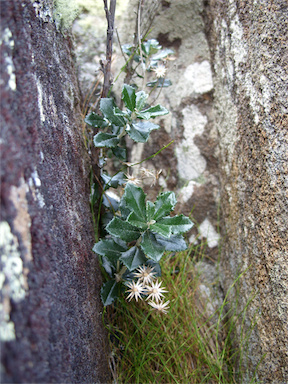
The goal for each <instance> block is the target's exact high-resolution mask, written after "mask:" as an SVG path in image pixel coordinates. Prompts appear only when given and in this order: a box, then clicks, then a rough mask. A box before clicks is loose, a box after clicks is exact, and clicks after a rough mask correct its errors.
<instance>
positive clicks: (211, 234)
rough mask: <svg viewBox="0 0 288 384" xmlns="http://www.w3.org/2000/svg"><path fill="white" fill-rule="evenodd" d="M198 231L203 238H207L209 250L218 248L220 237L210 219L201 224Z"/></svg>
mask: <svg viewBox="0 0 288 384" xmlns="http://www.w3.org/2000/svg"><path fill="white" fill-rule="evenodd" d="M198 231H199V233H200V236H201V237H202V238H206V240H207V245H208V247H209V248H214V247H217V246H218V242H219V240H220V235H219V234H218V233H217V232H216V231H215V229H214V227H213V225H212V224H211V223H210V221H209V219H208V218H206V219H205V220H204V221H203V222H202V223H201V224H200V226H199V228H198Z"/></svg>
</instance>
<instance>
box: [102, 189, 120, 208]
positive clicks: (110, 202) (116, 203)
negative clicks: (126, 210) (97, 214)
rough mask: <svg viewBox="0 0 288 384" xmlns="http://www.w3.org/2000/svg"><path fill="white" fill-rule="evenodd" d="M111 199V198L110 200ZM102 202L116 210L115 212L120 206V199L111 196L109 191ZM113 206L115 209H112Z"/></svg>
mask: <svg viewBox="0 0 288 384" xmlns="http://www.w3.org/2000/svg"><path fill="white" fill-rule="evenodd" d="M108 199H109V200H108ZM102 204H103V205H104V206H105V207H106V208H108V209H110V210H114V212H116V211H118V208H119V201H118V200H116V199H114V198H113V197H111V196H109V195H108V194H107V193H106V194H104V195H103V200H102ZM112 208H113V209H112Z"/></svg>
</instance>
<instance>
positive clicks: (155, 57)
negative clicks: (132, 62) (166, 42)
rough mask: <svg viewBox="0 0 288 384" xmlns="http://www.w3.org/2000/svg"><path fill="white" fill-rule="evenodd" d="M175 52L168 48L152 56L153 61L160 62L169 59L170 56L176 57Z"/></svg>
mask: <svg viewBox="0 0 288 384" xmlns="http://www.w3.org/2000/svg"><path fill="white" fill-rule="evenodd" d="M174 53H175V52H174V51H173V50H172V49H169V48H166V49H162V50H161V51H160V52H158V53H156V55H153V56H152V58H151V59H152V60H153V61H154V60H155V61H158V60H162V59H164V58H165V57H167V56H168V55H174Z"/></svg>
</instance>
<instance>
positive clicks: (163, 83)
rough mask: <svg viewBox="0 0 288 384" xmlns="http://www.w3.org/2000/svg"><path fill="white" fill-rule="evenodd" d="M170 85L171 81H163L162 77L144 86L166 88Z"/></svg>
mask: <svg viewBox="0 0 288 384" xmlns="http://www.w3.org/2000/svg"><path fill="white" fill-rule="evenodd" d="M170 85H172V83H171V81H170V80H169V79H163V78H162V77H161V78H160V79H158V80H154V81H149V82H148V83H147V84H146V86H147V87H155V86H156V88H167V87H170Z"/></svg>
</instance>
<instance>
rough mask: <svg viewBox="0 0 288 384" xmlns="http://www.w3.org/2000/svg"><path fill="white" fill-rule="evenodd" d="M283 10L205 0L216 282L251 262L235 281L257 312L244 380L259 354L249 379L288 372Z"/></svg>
mask: <svg viewBox="0 0 288 384" xmlns="http://www.w3.org/2000/svg"><path fill="white" fill-rule="evenodd" d="M287 17H288V10H287V4H286V3H285V2H283V1H273V2H271V1H261V2H255V1H245V2H244V1H240V2H238V1H237V2H236V1H230V2H219V1H214V0H211V1H206V2H205V12H204V18H205V21H206V30H207V35H208V39H209V46H210V49H211V60H212V63H213V71H214V77H213V79H214V86H215V94H214V100H215V102H214V111H215V117H216V125H217V131H218V134H219V148H220V151H219V164H220V171H221V177H220V180H221V208H222V217H223V220H224V226H223V236H224V239H225V240H224V244H223V248H222V255H221V256H222V259H221V263H222V265H221V266H222V273H223V284H224V287H225V290H227V288H228V287H229V285H230V284H231V282H232V281H233V279H235V277H236V276H237V273H239V271H243V270H245V269H246V268H248V267H250V268H249V269H248V271H247V272H246V273H245V274H244V276H243V277H242V278H241V280H240V286H239V297H240V298H241V301H240V304H241V305H240V308H239V311H240V310H242V309H243V308H244V306H245V303H247V301H248V299H249V297H251V295H253V294H254V293H256V297H255V299H254V300H253V301H252V303H251V305H250V306H249V307H248V311H247V316H246V322H245V326H244V329H245V332H246V333H247V332H248V331H249V327H250V325H251V323H252V322H253V318H254V317H255V316H256V317H258V318H259V319H258V322H257V325H256V327H255V328H254V330H253V332H252V334H251V335H252V336H251V338H250V341H249V351H248V354H247V359H246V365H247V367H248V371H249V374H248V377H247V380H249V378H251V375H252V372H253V371H254V369H255V368H256V365H257V364H258V362H259V361H260V359H261V357H263V356H264V354H265V357H264V358H263V360H262V361H261V363H260V365H259V369H258V375H257V376H256V379H257V380H258V381H259V382H263V383H275V384H276V383H277V384H279V383H286V382H287V381H288V346H287V340H288V268H287V251H288V249H287V248H288V247H287V245H288V236H287V233H288V231H287V229H288V228H287V227H288V199H287V186H288V179H287V176H288V168H287V164H288V163H287V161H288V129H287V128H288V118H287V112H288V102H287V88H288V52H287V39H288V25H287ZM234 299H235V298H234ZM238 336H239V337H240V335H238ZM258 381H257V382H258Z"/></svg>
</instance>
